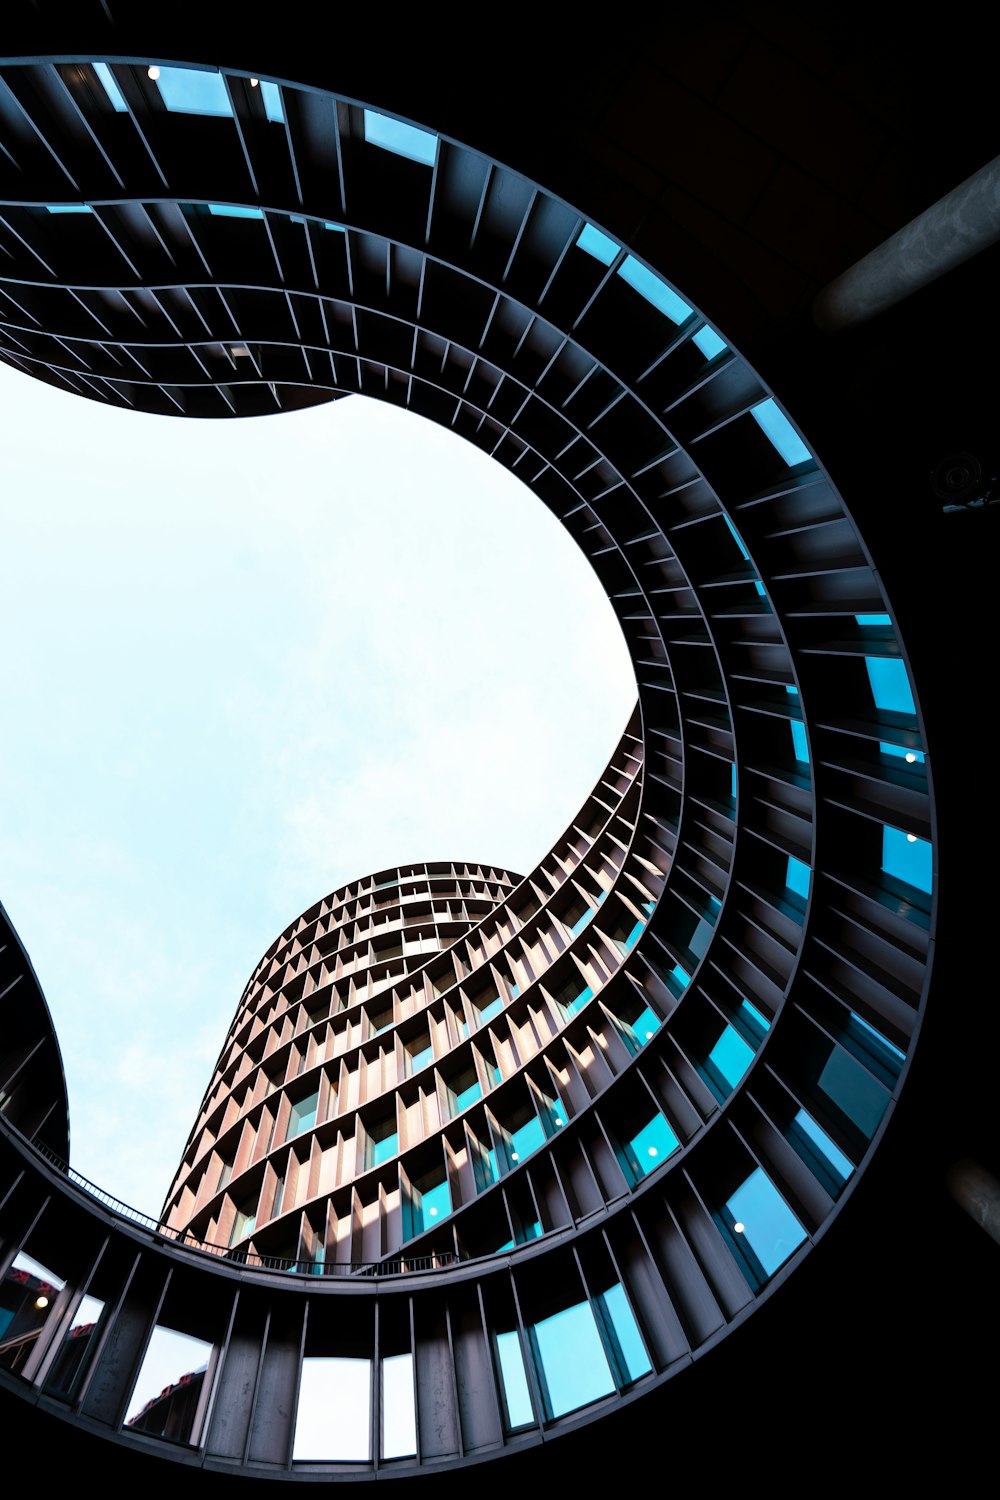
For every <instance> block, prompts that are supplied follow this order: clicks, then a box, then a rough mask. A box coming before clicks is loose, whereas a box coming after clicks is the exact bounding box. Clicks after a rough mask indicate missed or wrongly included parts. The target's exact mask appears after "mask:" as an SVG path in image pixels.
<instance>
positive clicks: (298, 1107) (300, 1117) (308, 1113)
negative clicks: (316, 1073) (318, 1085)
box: [285, 1089, 319, 1141]
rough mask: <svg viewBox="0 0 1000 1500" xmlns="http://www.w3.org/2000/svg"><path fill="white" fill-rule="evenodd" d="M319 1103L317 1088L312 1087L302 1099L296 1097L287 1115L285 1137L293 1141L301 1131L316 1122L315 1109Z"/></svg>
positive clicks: (308, 1128)
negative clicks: (310, 1091)
mask: <svg viewBox="0 0 1000 1500" xmlns="http://www.w3.org/2000/svg"><path fill="white" fill-rule="evenodd" d="M318 1104H319V1090H318V1089H314V1090H313V1092H312V1093H311V1094H307V1095H306V1096H305V1098H304V1099H298V1100H297V1101H296V1102H295V1103H294V1104H293V1105H292V1107H291V1111H290V1113H289V1116H288V1131H287V1133H286V1135H285V1139H286V1140H288V1141H293V1140H294V1139H295V1137H296V1136H297V1135H301V1134H302V1133H303V1131H306V1130H311V1129H312V1128H313V1126H314V1125H315V1124H316V1109H317V1106H318Z"/></svg>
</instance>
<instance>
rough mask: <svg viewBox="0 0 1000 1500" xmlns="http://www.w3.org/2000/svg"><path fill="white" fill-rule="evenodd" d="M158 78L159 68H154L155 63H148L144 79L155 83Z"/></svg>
mask: <svg viewBox="0 0 1000 1500" xmlns="http://www.w3.org/2000/svg"><path fill="white" fill-rule="evenodd" d="M159 76H160V70H159V68H158V67H157V66H156V64H155V63H150V65H149V67H148V68H147V69H146V77H147V78H151V79H152V80H153V82H154V83H155V82H156V80H157V79H158V78H159Z"/></svg>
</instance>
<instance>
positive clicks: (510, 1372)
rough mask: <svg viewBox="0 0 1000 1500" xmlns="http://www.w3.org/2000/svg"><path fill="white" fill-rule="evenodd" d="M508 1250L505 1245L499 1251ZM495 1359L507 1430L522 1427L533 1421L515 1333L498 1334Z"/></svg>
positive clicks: (526, 1380) (518, 1343)
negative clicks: (498, 1363) (497, 1360)
mask: <svg viewBox="0 0 1000 1500" xmlns="http://www.w3.org/2000/svg"><path fill="white" fill-rule="evenodd" d="M508 1248H510V1247H509V1246H507V1245H504V1246H501V1249H508ZM496 1342H497V1358H498V1359H499V1361H500V1385H501V1388H502V1390H503V1401H504V1407H505V1409H506V1417H507V1426H508V1427H509V1428H514V1427H524V1426H526V1425H527V1424H528V1423H529V1422H533V1421H534V1420H535V1416H534V1412H533V1411H532V1410H531V1393H530V1392H529V1390H528V1377H527V1375H526V1373H525V1369H524V1359H523V1358H522V1356H521V1340H520V1339H519V1338H518V1336H517V1334H516V1333H498V1334H497V1336H496Z"/></svg>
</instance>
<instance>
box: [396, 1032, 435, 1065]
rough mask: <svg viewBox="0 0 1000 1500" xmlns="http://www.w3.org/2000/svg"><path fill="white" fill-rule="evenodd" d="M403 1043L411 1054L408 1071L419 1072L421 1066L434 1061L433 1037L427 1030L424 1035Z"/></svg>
mask: <svg viewBox="0 0 1000 1500" xmlns="http://www.w3.org/2000/svg"><path fill="white" fill-rule="evenodd" d="M403 1045H404V1046H405V1048H406V1051H407V1054H408V1055H409V1059H410V1061H409V1065H408V1071H409V1072H410V1073H419V1072H420V1069H421V1068H425V1067H426V1066H427V1064H428V1063H429V1062H433V1060H434V1048H433V1047H432V1046H431V1039H430V1036H429V1035H428V1033H427V1032H426V1031H425V1032H424V1034H423V1036H418V1037H414V1038H413V1039H412V1041H409V1042H404V1044H403Z"/></svg>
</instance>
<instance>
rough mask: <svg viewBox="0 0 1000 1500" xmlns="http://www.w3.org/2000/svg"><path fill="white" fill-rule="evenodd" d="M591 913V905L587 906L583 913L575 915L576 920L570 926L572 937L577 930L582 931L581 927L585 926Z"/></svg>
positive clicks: (592, 910) (592, 911)
mask: <svg viewBox="0 0 1000 1500" xmlns="http://www.w3.org/2000/svg"><path fill="white" fill-rule="evenodd" d="M593 915H594V908H593V907H592V906H588V907H587V910H586V911H585V912H584V913H583V915H582V916H579V917H577V919H576V921H575V922H574V923H573V925H572V927H571V928H570V932H571V933H572V934H573V936H574V937H576V934H577V933H578V932H582V931H583V929H584V928H585V927H586V925H587V923H588V922H589V921H590V919H591V917H592V916H593Z"/></svg>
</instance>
